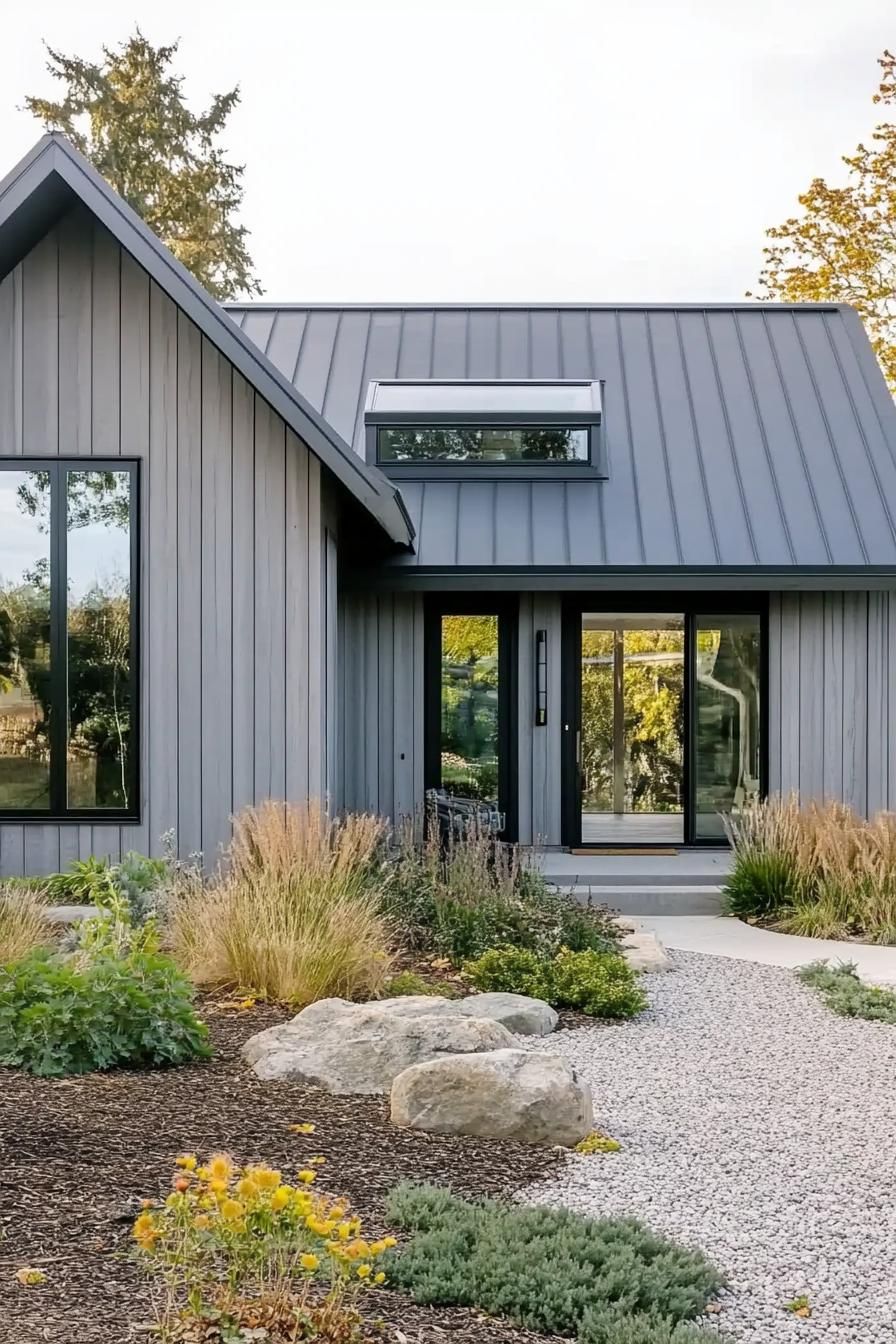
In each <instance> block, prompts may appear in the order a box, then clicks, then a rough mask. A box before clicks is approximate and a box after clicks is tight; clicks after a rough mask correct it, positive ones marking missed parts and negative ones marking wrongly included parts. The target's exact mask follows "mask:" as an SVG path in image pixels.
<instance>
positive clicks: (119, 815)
mask: <svg viewBox="0 0 896 1344" xmlns="http://www.w3.org/2000/svg"><path fill="white" fill-rule="evenodd" d="M139 825H140V815H139V813H136V812H112V811H109V812H63V813H59V812H0V826H139Z"/></svg>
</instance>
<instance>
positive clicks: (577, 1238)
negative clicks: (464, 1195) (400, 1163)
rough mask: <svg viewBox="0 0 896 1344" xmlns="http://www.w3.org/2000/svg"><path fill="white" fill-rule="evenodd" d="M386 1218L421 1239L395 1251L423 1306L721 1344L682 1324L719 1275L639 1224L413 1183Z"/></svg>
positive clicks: (593, 1331) (401, 1277)
mask: <svg viewBox="0 0 896 1344" xmlns="http://www.w3.org/2000/svg"><path fill="white" fill-rule="evenodd" d="M387 1214H388V1217H389V1220H390V1222H392V1223H393V1224H394V1225H397V1226H398V1227H400V1228H402V1229H404V1230H406V1231H408V1232H410V1233H412V1234H413V1235H412V1237H411V1239H410V1241H409V1243H408V1244H407V1245H406V1246H403V1247H402V1248H400V1249H399V1250H397V1251H395V1252H394V1253H392V1254H391V1255H390V1257H389V1263H388V1265H387V1266H386V1267H387V1270H388V1274H389V1280H390V1282H391V1283H392V1284H393V1285H395V1286H396V1287H399V1288H404V1289H405V1290H406V1291H407V1292H409V1293H410V1294H411V1296H412V1297H413V1299H414V1300H415V1301H417V1302H422V1303H427V1304H443V1305H448V1304H454V1305H458V1306H465V1307H475V1308H478V1309H479V1310H481V1311H486V1312H488V1313H490V1314H491V1315H495V1316H498V1315H500V1316H506V1317H509V1318H510V1319H511V1320H513V1321H515V1322H517V1323H518V1324H520V1325H522V1326H524V1327H526V1328H527V1329H529V1330H536V1331H541V1332H542V1333H545V1334H560V1335H571V1336H573V1337H576V1338H578V1339H579V1340H580V1341H582V1344H620V1341H626V1344H691V1341H694V1344H696V1341H701V1344H702V1342H703V1341H709V1340H715V1341H716V1342H717V1344H718V1338H719V1337H718V1335H717V1334H715V1333H712V1334H710V1333H701V1332H700V1331H696V1330H691V1331H690V1332H688V1331H687V1330H683V1329H682V1328H680V1327H679V1323H680V1322H684V1321H687V1320H690V1319H693V1317H695V1316H697V1315H699V1314H700V1313H701V1312H702V1311H703V1308H704V1307H705V1305H706V1302H707V1300H708V1299H709V1297H710V1296H711V1294H712V1293H714V1292H715V1291H716V1290H717V1289H718V1288H719V1287H720V1286H721V1284H722V1282H723V1280H722V1276H721V1275H720V1274H719V1272H718V1270H717V1269H716V1268H715V1267H714V1266H713V1265H712V1264H710V1262H709V1261H708V1260H707V1259H706V1258H705V1257H704V1256H703V1255H702V1254H701V1253H700V1252H699V1251H692V1250H686V1249H684V1248H683V1247H679V1246H676V1245H675V1244H674V1243H673V1242H670V1241H667V1240H666V1239H665V1238H663V1237H659V1236H656V1235H654V1234H653V1233H652V1232H650V1230H649V1229H648V1228H646V1227H645V1226H644V1225H643V1224H642V1223H639V1222H637V1221H635V1220H634V1219H630V1218H603V1219H599V1220H595V1219H589V1218H583V1217H581V1216H580V1215H579V1214H575V1213H572V1212H570V1211H569V1210H568V1209H547V1208H516V1207H511V1206H507V1205H502V1204H498V1203H495V1202H492V1201H485V1202H483V1203H478V1204H474V1203H470V1202H468V1201H466V1200H462V1199H458V1198H456V1197H454V1196H453V1195H451V1194H449V1193H448V1192H447V1191H445V1190H439V1189H435V1188H433V1187H431V1186H411V1185H401V1186H398V1187H397V1189H395V1190H393V1192H392V1194H391V1195H390V1197H389V1200H388V1204H387ZM676 1329H678V1333H677V1334H676V1333H675V1331H676Z"/></svg>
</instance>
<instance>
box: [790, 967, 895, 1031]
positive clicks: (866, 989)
mask: <svg viewBox="0 0 896 1344" xmlns="http://www.w3.org/2000/svg"><path fill="white" fill-rule="evenodd" d="M797 975H798V976H799V978H800V980H802V982H803V984H804V985H809V986H810V987H811V988H812V989H817V990H818V992H819V993H820V994H821V996H822V998H823V999H824V1001H825V1003H826V1004H827V1006H828V1007H829V1008H830V1009H832V1010H833V1012H835V1013H839V1014H840V1016H841V1017H864V1018H868V1019H869V1020H870V1021H872V1022H889V1023H891V1024H894V1025H896V991H894V990H892V989H882V988H881V987H880V986H878V985H866V984H865V983H864V982H863V981H862V980H860V979H859V977H858V974H857V972H856V968H855V965H854V964H853V963H852V962H843V963H842V964H840V965H839V966H830V965H828V963H827V962H826V961H813V962H812V964H811V965H809V966H803V967H801V968H800V970H798V971H797Z"/></svg>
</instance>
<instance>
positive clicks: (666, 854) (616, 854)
mask: <svg viewBox="0 0 896 1344" xmlns="http://www.w3.org/2000/svg"><path fill="white" fill-rule="evenodd" d="M569 852H570V854H574V855H575V856H576V857H577V858H580V859H596V858H610V859H621V858H629V857H632V858H649V857H650V856H651V855H653V856H654V857H655V858H658V859H672V858H675V857H676V855H677V854H678V850H677V849H655V848H653V847H652V846H651V848H649V849H647V848H643V849H604V847H603V845H601V846H599V847H596V846H592V847H591V849H571V850H570V851H569Z"/></svg>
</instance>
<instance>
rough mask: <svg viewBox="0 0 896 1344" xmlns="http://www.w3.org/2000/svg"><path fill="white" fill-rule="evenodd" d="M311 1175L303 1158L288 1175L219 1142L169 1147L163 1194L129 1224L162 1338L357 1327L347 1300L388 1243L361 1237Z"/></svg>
mask: <svg viewBox="0 0 896 1344" xmlns="http://www.w3.org/2000/svg"><path fill="white" fill-rule="evenodd" d="M319 1161H320V1159H318V1162H319ZM316 1175H317V1173H316V1170H315V1169H314V1166H312V1165H309V1166H308V1167H305V1168H303V1169H302V1170H300V1171H299V1172H297V1173H296V1174H295V1176H294V1177H293V1178H292V1179H289V1178H287V1177H285V1176H284V1174H283V1173H282V1172H280V1171H278V1170H276V1169H274V1168H273V1167H269V1166H267V1165H266V1164H264V1163H255V1164H250V1165H247V1166H238V1165H237V1164H236V1163H235V1162H234V1161H233V1159H232V1158H231V1157H229V1156H228V1155H227V1154H226V1153H215V1154H212V1156H211V1157H209V1158H208V1159H207V1160H206V1161H205V1162H203V1163H200V1162H199V1161H198V1159H197V1157H196V1156H195V1154H192V1153H184V1154H183V1155H182V1156H181V1157H179V1158H178V1159H177V1163H176V1167H175V1171H174V1173H173V1176H172V1181H171V1185H172V1188H171V1192H170V1194H168V1195H167V1197H166V1198H165V1199H164V1200H162V1201H153V1200H145V1201H144V1202H143V1209H142V1212H141V1213H140V1214H139V1216H138V1217H137V1219H136V1221H135V1222H134V1226H133V1238H134V1243H135V1245H136V1247H137V1250H138V1253H139V1256H140V1258H141V1260H142V1261H143V1263H144V1265H145V1266H146V1268H147V1269H148V1270H149V1271H150V1272H151V1273H152V1274H153V1276H154V1277H155V1278H156V1279H157V1280H158V1282H159V1283H160V1284H161V1286H162V1289H163V1291H162V1293H161V1295H160V1298H159V1300H158V1302H157V1314H158V1318H159V1328H160V1332H161V1335H162V1338H163V1339H165V1340H170V1341H174V1340H183V1341H187V1340H190V1341H193V1340H198V1339H231V1338H232V1339H234V1340H237V1339H267V1340H270V1341H279V1340H284V1341H285V1340H290V1341H293V1340H305V1339H309V1340H310V1339H315V1340H320V1341H334V1342H336V1341H338V1342H339V1344H343V1342H345V1344H347V1342H348V1341H351V1340H353V1339H354V1338H355V1337H356V1336H357V1334H358V1330H359V1327H360V1317H359V1316H358V1314H357V1312H356V1310H355V1307H354V1303H355V1300H356V1298H357V1296H358V1293H359V1292H360V1291H361V1289H362V1288H364V1287H365V1286H366V1285H369V1284H377V1285H378V1284H381V1283H383V1282H384V1280H385V1277H386V1276H385V1273H384V1272H383V1270H382V1269H380V1268H379V1265H378V1263H377V1262H378V1261H379V1259H380V1257H382V1256H383V1255H384V1254H385V1253H386V1251H388V1250H389V1249H390V1248H391V1247H393V1246H394V1245H395V1244H396V1243H395V1240H394V1238H392V1237H385V1238H382V1239H380V1240H368V1239H367V1238H366V1237H365V1236H364V1235H363V1228H362V1225H361V1220H360V1219H359V1218H358V1217H357V1216H356V1215H355V1214H354V1213H353V1212H352V1211H351V1209H350V1208H349V1206H348V1203H347V1202H346V1201H345V1200H343V1199H335V1198H331V1197H330V1196H328V1195H323V1194H319V1193H317V1191H316V1190H315V1189H314V1188H313V1186H314V1182H315V1179H316ZM255 1331H258V1333H257V1334H256V1333H253V1332H255Z"/></svg>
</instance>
